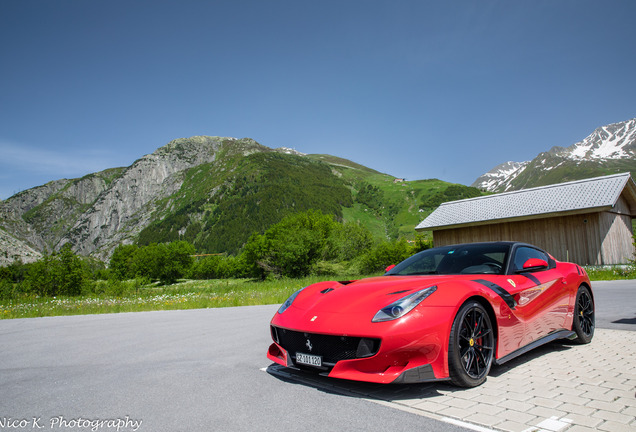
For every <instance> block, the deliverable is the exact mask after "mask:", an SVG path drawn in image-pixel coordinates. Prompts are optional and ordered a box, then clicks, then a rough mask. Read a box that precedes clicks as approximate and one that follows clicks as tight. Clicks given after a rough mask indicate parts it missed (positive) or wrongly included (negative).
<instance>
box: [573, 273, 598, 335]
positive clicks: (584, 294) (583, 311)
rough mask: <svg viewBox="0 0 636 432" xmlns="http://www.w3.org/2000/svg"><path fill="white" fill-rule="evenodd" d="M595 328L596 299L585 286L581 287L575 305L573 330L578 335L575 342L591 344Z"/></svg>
mask: <svg viewBox="0 0 636 432" xmlns="http://www.w3.org/2000/svg"><path fill="white" fill-rule="evenodd" d="M595 326H596V322H595V317H594V299H593V298H592V294H591V293H590V290H589V289H588V288H587V287H586V286H585V285H581V286H580V287H579V291H578V292H577V293H576V303H575V304H574V321H573V323H572V330H573V331H574V332H575V333H576V339H574V342H576V343H580V344H587V343H590V342H591V341H592V337H593V336H594V327H595Z"/></svg>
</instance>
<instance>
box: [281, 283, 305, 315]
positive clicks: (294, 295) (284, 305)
mask: <svg viewBox="0 0 636 432" xmlns="http://www.w3.org/2000/svg"><path fill="white" fill-rule="evenodd" d="M304 289H305V288H301V289H299V290H298V291H296V292H295V293H293V294H292V295H290V296H289V298H288V299H287V300H285V303H283V304H282V305H281V306H280V308H279V309H278V313H279V314H282V313H283V312H285V311H286V310H287V308H288V307H290V306H291V304H292V303H293V302H294V299H296V296H297V295H298V294H299V293H300V292H301V291H302V290H304Z"/></svg>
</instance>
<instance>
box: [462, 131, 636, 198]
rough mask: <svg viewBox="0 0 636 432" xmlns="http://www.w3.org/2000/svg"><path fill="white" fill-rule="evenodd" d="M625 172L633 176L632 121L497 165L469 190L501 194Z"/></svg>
mask: <svg viewBox="0 0 636 432" xmlns="http://www.w3.org/2000/svg"><path fill="white" fill-rule="evenodd" d="M626 171H630V172H632V175H634V174H636V119H631V120H627V121H624V122H620V123H613V124H610V125H607V126H602V127H599V128H597V129H596V130H595V131H594V132H592V134H591V135H589V136H588V137H587V138H585V139H584V140H583V141H580V142H578V143H575V144H573V145H571V146H569V147H553V148H552V149H550V150H549V151H547V152H543V153H540V154H539V155H538V156H537V157H535V158H534V159H533V160H531V161H527V162H506V163H503V164H501V165H498V166H496V167H495V168H493V169H492V170H490V171H488V172H487V173H486V174H484V175H482V176H480V177H479V178H478V179H477V180H475V182H474V183H473V184H472V186H473V187H476V188H478V189H481V190H485V191H489V192H504V191H512V190H519V189H527V188H530V187H535V186H545V185H549V184H554V183H561V182H565V181H571V180H579V179H584V178H590V177H597V176H601V175H606V174H613V173H619V172H626Z"/></svg>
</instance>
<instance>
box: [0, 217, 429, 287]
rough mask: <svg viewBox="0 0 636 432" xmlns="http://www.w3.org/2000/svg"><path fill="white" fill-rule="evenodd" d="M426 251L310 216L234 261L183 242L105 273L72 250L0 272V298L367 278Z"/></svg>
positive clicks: (159, 246)
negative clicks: (186, 284) (218, 282)
mask: <svg viewBox="0 0 636 432" xmlns="http://www.w3.org/2000/svg"><path fill="white" fill-rule="evenodd" d="M430 246H431V245H430V244H429V243H428V242H427V241H425V240H423V238H418V239H417V240H416V241H415V242H414V243H408V242H407V241H406V240H404V239H402V240H391V241H389V240H386V241H376V240H374V239H373V236H372V234H371V232H370V231H369V230H368V229H367V228H365V227H363V226H361V225H359V224H357V223H353V222H346V223H343V222H339V221H337V220H335V218H334V217H333V216H332V215H326V214H324V213H322V212H320V211H317V210H309V211H305V212H300V213H296V214H292V215H289V216H287V217H285V218H284V219H283V220H282V221H280V222H279V223H277V224H274V225H272V226H271V227H270V228H269V229H267V230H266V231H265V232H264V233H262V234H252V235H251V236H250V237H249V239H248V241H247V243H246V244H245V246H244V247H243V248H242V250H241V251H240V253H238V254H236V255H212V256H200V257H198V256H196V251H195V247H194V246H193V245H192V244H191V243H189V242H187V241H184V240H181V241H173V242H168V243H151V244H148V245H120V246H118V247H117V248H115V250H114V251H113V254H112V256H111V258H110V261H109V263H108V266H106V265H105V264H103V263H101V262H98V261H96V260H91V259H88V258H85V257H80V256H78V255H75V254H74V253H73V252H72V250H71V247H70V245H65V246H64V247H63V248H62V249H61V250H60V251H59V252H57V253H53V254H50V255H45V256H44V257H43V258H42V259H40V260H39V261H37V262H34V263H29V264H22V263H19V262H16V263H13V264H11V265H9V266H7V267H0V298H5V299H6V298H12V297H14V296H17V295H23V294H31V295H38V296H58V295H60V296H75V295H82V294H102V293H107V294H117V293H119V292H121V290H122V289H123V288H122V287H123V285H122V284H124V283H128V282H127V281H134V284H133V285H134V286H136V287H139V286H142V285H145V284H148V283H150V282H158V283H160V284H172V283H175V282H176V281H178V280H179V279H184V278H185V279H226V278H254V279H260V280H263V279H267V278H279V277H291V278H294V277H303V276H307V275H312V274H315V275H334V276H338V275H353V274H358V275H365V274H373V273H378V272H381V271H383V270H384V269H385V268H386V266H388V265H390V264H396V263H398V262H400V261H402V260H404V259H406V258H407V257H409V256H410V255H412V254H413V253H415V252H418V251H419V250H423V249H426V248H429V247H430Z"/></svg>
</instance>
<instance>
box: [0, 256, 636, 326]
mask: <svg viewBox="0 0 636 432" xmlns="http://www.w3.org/2000/svg"><path fill="white" fill-rule="evenodd" d="M586 270H587V272H588V274H589V276H590V279H591V280H592V281H595V280H617V279H636V271H634V269H633V268H632V267H625V266H623V267H595V268H591V267H590V268H587V269H586ZM349 278H351V279H355V277H349ZM349 278H344V277H343V278H337V279H339V280H343V279H349ZM330 279H334V278H333V277H328V276H322V277H320V276H311V277H306V278H301V279H278V280H272V281H253V280H247V279H243V280H241V279H223V280H191V281H185V282H180V283H177V284H174V285H168V286H157V285H146V286H142V287H140V286H139V284H138V283H136V282H135V281H131V282H130V283H129V284H128V285H127V286H126V285H125V284H124V286H121V287H119V289H118V290H117V292H115V293H114V292H112V291H109V290H105V291H104V293H103V294H100V295H94V294H93V295H83V296H76V297H36V296H20V297H17V298H14V299H12V300H2V301H0V319H10V318H33V317H44V316H59V315H86V314H101V313H118V312H141V311H153V310H172V309H202V308H219V307H232V306H251V305H263V304H280V303H282V302H284V301H285V299H287V297H289V296H290V295H291V294H292V293H293V292H294V291H296V290H297V289H299V288H302V287H304V286H307V285H310V284H312V283H316V282H320V281H324V280H330Z"/></svg>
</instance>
